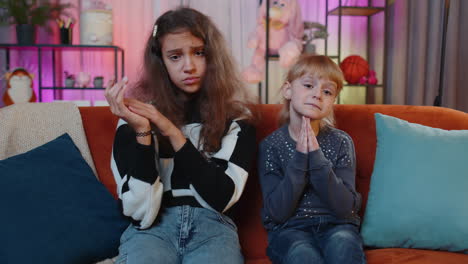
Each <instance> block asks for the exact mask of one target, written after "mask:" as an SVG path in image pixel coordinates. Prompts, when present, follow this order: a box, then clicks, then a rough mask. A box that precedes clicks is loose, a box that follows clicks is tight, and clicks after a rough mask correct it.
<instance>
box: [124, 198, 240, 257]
mask: <svg viewBox="0 0 468 264" xmlns="http://www.w3.org/2000/svg"><path fill="white" fill-rule="evenodd" d="M159 213H160V215H159V216H158V218H157V219H156V221H157V222H156V223H155V224H153V226H152V227H151V228H149V229H144V230H139V229H137V228H135V226H133V225H130V226H129V227H128V228H127V230H126V231H125V232H124V233H123V234H122V237H121V239H120V247H119V257H118V259H117V261H116V263H119V264H120V263H128V264H134V263H139V264H140V263H141V264H143V263H148V264H150V263H151V264H155V263H164V264H171V263H184V264H185V263H187V264H189V263H232V264H239V263H244V259H243V256H242V253H241V248H240V244H239V237H238V236H237V227H236V225H235V224H234V222H233V221H232V220H231V219H230V218H229V217H227V216H225V215H223V214H221V213H218V212H215V211H212V210H209V209H205V208H198V207H191V206H188V205H184V206H176V207H170V208H161V211H160V212H159Z"/></svg>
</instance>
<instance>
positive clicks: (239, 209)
mask: <svg viewBox="0 0 468 264" xmlns="http://www.w3.org/2000/svg"><path fill="white" fill-rule="evenodd" d="M255 109H256V111H258V113H259V117H260V119H259V121H258V124H257V125H256V127H257V140H258V142H259V141H260V140H261V139H263V138H264V137H265V136H267V135H268V134H270V133H271V132H273V131H274V130H275V129H276V128H277V127H278V126H277V114H278V112H279V109H280V105H257V106H255ZM377 112H378V113H382V114H386V115H391V116H394V117H397V118H401V119H405V120H407V121H409V122H413V123H419V124H422V125H426V126H431V127H437V128H442V129H456V130H458V129H468V114H466V113H464V112H460V111H456V110H452V109H447V108H439V107H430V106H397V105H336V106H335V115H336V123H337V127H338V128H340V129H342V130H344V131H346V132H347V133H348V134H349V135H350V136H351V137H352V138H353V140H354V143H355V146H356V155H357V177H356V186H357V189H358V191H359V192H360V193H361V194H362V197H363V206H362V210H361V216H362V215H363V213H364V210H365V208H366V203H367V196H368V192H369V184H370V178H371V174H372V169H373V165H374V159H375V151H376V132H375V120H374V113H377ZM80 113H81V117H82V120H83V125H84V129H85V132H86V137H87V140H88V144H89V147H90V150H91V153H92V157H93V161H94V164H95V166H96V170H97V173H98V176H99V178H100V180H101V181H102V182H103V183H104V185H105V186H106V187H107V188H108V189H109V190H110V191H111V192H112V193H113V194H114V196H115V193H116V186H115V182H114V180H113V176H112V174H111V170H110V154H111V149H112V142H113V139H114V131H115V127H116V124H117V118H116V117H115V116H113V115H112V114H111V113H110V111H109V109H108V107H80ZM256 170H257V169H256V166H255V165H254V166H252V169H251V173H250V175H249V180H248V182H247V185H246V189H245V191H244V194H243V195H242V197H241V200H240V201H239V203H238V204H237V205H236V206H235V207H234V208H233V209H232V214H233V216H234V220H235V221H236V223H237V225H238V228H239V236H240V240H241V245H242V249H243V253H244V256H245V259H246V263H249V264H254V263H256V264H257V263H258V264H259V263H270V261H269V260H268V257H267V256H266V253H265V249H266V246H267V235H266V231H265V230H264V228H263V226H262V223H261V218H260V208H261V206H262V196H261V191H260V187H259V183H258V176H257V172H256ZM366 256H367V261H368V263H370V264H378V263H379V264H380V263H382V264H384V263H385V264H386V263H407V264H409V263H411V264H417V263H421V264H422V263H424V264H431V263H444V264H451V263H468V255H465V254H458V253H451V252H443V251H434V250H419V249H402V248H385V249H370V250H366Z"/></svg>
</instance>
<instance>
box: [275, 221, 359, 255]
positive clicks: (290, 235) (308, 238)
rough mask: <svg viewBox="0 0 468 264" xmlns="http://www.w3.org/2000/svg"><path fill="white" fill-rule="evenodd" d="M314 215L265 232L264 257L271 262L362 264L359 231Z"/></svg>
mask: <svg viewBox="0 0 468 264" xmlns="http://www.w3.org/2000/svg"><path fill="white" fill-rule="evenodd" d="M332 219H333V218H332V217H329V216H315V217H313V218H309V219H307V221H302V222H301V223H296V224H294V225H293V226H288V225H285V226H283V227H282V228H278V229H276V230H274V231H270V232H269V233H268V242H269V243H268V248H267V255H268V256H269V257H270V259H271V260H272V262H273V263H275V264H276V263H288V264H293V263H301V264H303V263H314V264H315V263H328V264H332V263H336V264H342V263H349V264H351V263H366V258H365V255H364V250H363V246H362V239H361V236H360V234H359V228H358V227H357V226H356V225H353V224H345V223H336V222H334V221H333V220H332Z"/></svg>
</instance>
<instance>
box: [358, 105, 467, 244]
mask: <svg viewBox="0 0 468 264" xmlns="http://www.w3.org/2000/svg"><path fill="white" fill-rule="evenodd" d="M375 119H376V131H377V151H376V159H375V164H374V171H373V173H372V179H371V184H370V192H369V198H368V202H367V209H366V212H365V215H364V220H363V225H362V230H361V233H362V236H363V239H364V243H365V245H367V246H372V247H379V248H381V247H403V248H423V249H440V250H447V251H456V252H463V251H464V252H468V239H467V237H468V222H467V221H466V219H468V203H466V200H467V198H468V196H467V194H466V193H467V190H468V177H467V176H468V174H467V171H468V155H466V153H467V150H468V130H458V131H455V130H453V131H448V130H442V129H438V128H431V127H427V126H423V125H419V124H414V123H409V122H407V121H404V120H401V119H398V118H394V117H391V116H386V115H382V114H376V115H375Z"/></svg>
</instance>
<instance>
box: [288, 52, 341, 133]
mask: <svg viewBox="0 0 468 264" xmlns="http://www.w3.org/2000/svg"><path fill="white" fill-rule="evenodd" d="M307 74H310V75H313V76H317V77H326V78H328V79H330V81H332V82H334V83H335V84H336V96H338V94H339V93H340V92H341V90H342V89H343V80H344V77H343V72H342V71H341V69H340V67H338V65H337V64H336V63H335V62H333V61H332V60H331V59H330V58H329V57H327V56H323V55H302V56H301V57H300V58H299V59H298V61H297V62H296V64H294V65H293V66H292V67H291V68H290V69H289V71H288V73H287V75H286V79H285V83H286V82H289V83H292V82H293V81H294V80H296V79H298V78H301V77H302V76H304V75H307ZM290 104H291V100H290V99H285V98H283V108H282V109H281V112H280V116H279V124H280V125H283V124H286V123H289V107H290ZM325 126H332V127H333V126H335V115H334V113H333V110H332V111H331V112H330V114H329V115H328V116H327V117H324V118H323V119H322V120H320V128H323V127H325Z"/></svg>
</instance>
